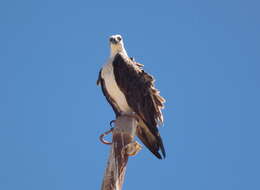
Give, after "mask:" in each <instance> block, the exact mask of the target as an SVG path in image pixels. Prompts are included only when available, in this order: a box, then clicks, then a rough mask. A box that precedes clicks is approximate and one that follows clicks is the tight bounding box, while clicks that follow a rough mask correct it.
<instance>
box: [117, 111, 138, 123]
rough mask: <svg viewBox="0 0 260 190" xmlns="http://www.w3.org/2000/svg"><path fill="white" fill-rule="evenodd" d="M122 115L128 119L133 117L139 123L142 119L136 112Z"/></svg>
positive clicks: (122, 113)
mask: <svg viewBox="0 0 260 190" xmlns="http://www.w3.org/2000/svg"><path fill="white" fill-rule="evenodd" d="M120 115H122V116H127V117H132V118H134V119H135V120H136V121H137V122H139V121H140V117H139V116H138V115H137V114H136V113H135V112H121V113H120Z"/></svg>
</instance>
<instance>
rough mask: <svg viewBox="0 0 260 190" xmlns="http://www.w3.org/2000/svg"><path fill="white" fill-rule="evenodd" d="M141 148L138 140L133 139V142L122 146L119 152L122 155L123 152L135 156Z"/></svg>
mask: <svg viewBox="0 0 260 190" xmlns="http://www.w3.org/2000/svg"><path fill="white" fill-rule="evenodd" d="M141 149H142V146H141V145H140V144H139V143H138V142H136V141H134V142H131V143H129V144H127V145H126V146H125V147H124V148H123V150H122V152H121V154H122V156H123V155H125V154H127V156H135V155H136V154H137V153H138V152H139V151H140V150H141Z"/></svg>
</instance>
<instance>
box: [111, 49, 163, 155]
mask: <svg viewBox="0 0 260 190" xmlns="http://www.w3.org/2000/svg"><path fill="white" fill-rule="evenodd" d="M142 67H143V65H141V64H139V63H136V62H133V61H132V60H131V59H129V58H128V57H126V56H124V55H122V54H120V53H119V54H117V55H116V56H115V58H114V61H113V68H114V74H115V79H116V82H117V84H118V86H119V88H120V90H121V91H122V92H123V93H124V94H125V96H126V99H127V103H128V105H129V106H130V107H131V108H132V109H133V111H134V112H135V113H137V114H138V115H139V117H141V119H142V120H143V123H144V125H142V126H140V127H141V128H140V129H139V131H138V133H137V135H138V136H139V138H140V139H141V140H142V142H143V143H144V144H145V145H146V146H147V147H148V148H149V150H150V151H151V152H152V153H154V154H155V155H156V156H157V157H158V158H161V156H159V155H160V154H159V153H158V151H159V149H161V152H162V154H163V156H164V157H165V150H164V146H163V142H162V139H161V137H160V134H159V131H158V128H157V126H158V125H159V124H161V123H162V122H163V115H162V112H161V109H162V108H163V103H164V102H165V100H164V98H163V97H161V96H160V94H159V93H160V92H159V91H158V90H157V89H156V88H155V87H154V81H155V80H154V78H153V76H151V75H149V74H148V73H146V72H145V71H144V70H143V69H142ZM146 128H147V129H146ZM158 154H159V155H158Z"/></svg>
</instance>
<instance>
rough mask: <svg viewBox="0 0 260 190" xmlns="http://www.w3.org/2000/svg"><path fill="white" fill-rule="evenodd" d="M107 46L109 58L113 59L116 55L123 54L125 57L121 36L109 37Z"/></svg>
mask: <svg viewBox="0 0 260 190" xmlns="http://www.w3.org/2000/svg"><path fill="white" fill-rule="evenodd" d="M109 45H110V57H114V56H115V55H116V54H117V53H123V54H125V55H126V56H127V53H126V50H125V47H124V43H123V38H122V36H121V35H119V34H116V35H112V36H110V37H109Z"/></svg>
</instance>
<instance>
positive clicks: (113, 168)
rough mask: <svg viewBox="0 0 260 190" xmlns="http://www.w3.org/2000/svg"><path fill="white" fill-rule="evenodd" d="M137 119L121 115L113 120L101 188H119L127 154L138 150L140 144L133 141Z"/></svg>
mask: <svg viewBox="0 0 260 190" xmlns="http://www.w3.org/2000/svg"><path fill="white" fill-rule="evenodd" d="M136 127H137V120H136V118H135V117H132V116H129V115H123V116H120V117H118V118H117V120H116V121H115V128H114V129H113V131H112V133H113V138H112V145H111V150H110V155H109V160H108V162H107V168H106V171H105V175H104V179H103V183H102V187H101V190H121V189H122V185H123V182H124V176H125V172H126V165H127V161H128V157H129V156H133V155H135V154H136V153H137V152H138V151H140V149H141V146H140V145H139V144H138V143H137V142H134V137H135V132H136Z"/></svg>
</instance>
